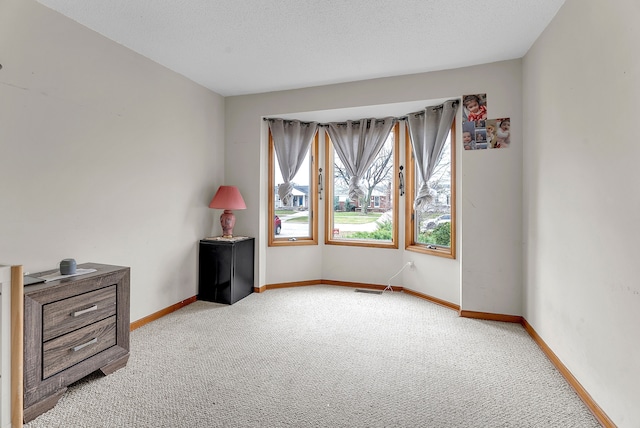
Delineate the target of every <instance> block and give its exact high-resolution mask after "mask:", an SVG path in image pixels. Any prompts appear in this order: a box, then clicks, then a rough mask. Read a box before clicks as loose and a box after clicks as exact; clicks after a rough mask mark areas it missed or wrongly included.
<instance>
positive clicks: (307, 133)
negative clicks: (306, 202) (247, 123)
mask: <svg viewBox="0 0 640 428" xmlns="http://www.w3.org/2000/svg"><path fill="white" fill-rule="evenodd" d="M269 129H270V130H271V136H272V137H273V147H274V149H275V152H276V156H277V157H278V164H280V172H281V173H282V179H283V180H284V183H283V184H280V185H279V186H278V195H279V196H280V200H282V203H283V204H284V205H289V203H290V202H291V196H292V191H293V184H291V180H293V177H295V176H296V174H297V173H298V170H299V169H300V166H301V165H302V162H303V161H304V158H305V156H307V152H308V151H309V146H310V145H311V141H313V137H314V136H315V135H316V130H317V129H318V123H317V122H300V121H299V120H283V119H269Z"/></svg>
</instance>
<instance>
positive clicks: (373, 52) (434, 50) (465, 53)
mask: <svg viewBox="0 0 640 428" xmlns="http://www.w3.org/2000/svg"><path fill="white" fill-rule="evenodd" d="M564 1H565V0H395V1H392V0H83V1H78V0H38V2H39V3H41V4H43V5H45V6H47V7H49V8H51V9H54V10H56V11H58V12H60V13H62V14H63V15H66V16H68V17H69V18H71V19H73V20H75V21H77V22H79V23H80V24H82V25H84V26H86V27H89V28H91V29H93V30H95V31H96V32H98V33H100V34H102V35H104V36H106V37H108V38H109V39H112V40H114V41H116V42H118V43H120V44H122V45H124V46H126V47H128V48H130V49H132V50H133V51H136V52H138V53H140V54H141V55H144V56H145V57H147V58H150V59H151V60H153V61H155V62H157V63H159V64H162V65H164V66H165V67H167V68H169V69H171V70H174V71H176V72H177V73H180V74H182V75H184V76H186V77H188V78H189V79H191V80H193V81H195V82H197V83H199V84H201V85H202V86H205V87H207V88H210V89H211V90H213V91H215V92H217V93H219V94H221V95H224V96H232V95H241V94H252V93H261V92H270V91H277V90H284V89H294V88H302V87H309V86H319V85H325V84H331V83H341V82H350V81H356V80H364V79H371V78H377V77H387V76H397V75H404V74H413V73H420V72H426V71H434V70H444V69H450V68H457V67H464V66H469V65H475V64H482V63H489V62H495V61H502V60H508V59H513V58H520V57H522V56H523V55H524V54H525V53H526V52H527V50H528V49H529V48H530V47H531V45H532V44H533V42H534V41H535V40H536V38H537V37H538V36H539V35H540V33H542V31H543V30H544V28H545V27H546V26H547V25H548V24H549V22H550V21H551V19H552V18H553V17H554V16H555V14H556V12H557V11H558V9H559V8H560V7H561V6H562V4H563V3H564Z"/></svg>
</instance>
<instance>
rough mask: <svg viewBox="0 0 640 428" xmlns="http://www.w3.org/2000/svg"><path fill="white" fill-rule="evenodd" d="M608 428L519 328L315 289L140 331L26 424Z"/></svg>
mask: <svg viewBox="0 0 640 428" xmlns="http://www.w3.org/2000/svg"><path fill="white" fill-rule="evenodd" d="M25 426H26V427H27V428H52V427H65V428H73V427H81V428H89V427H91V428H98V427H135V428H157V427H190V428H191V427H301V428H302V427H350V428H357V427H554V428H558V427H579V428H588V427H599V426H600V425H599V423H598V422H597V420H596V419H595V418H594V417H593V416H592V414H591V413H590V412H589V410H588V409H587V407H586V406H585V405H584V403H583V402H582V401H581V400H580V399H579V398H578V396H577V395H576V394H575V392H574V391H573V389H572V388H571V387H570V386H569V385H568V384H567V382H566V381H565V380H564V378H563V377H562V376H561V375H560V374H559V372H558V371H557V370H556V369H555V367H553V365H552V364H551V363H550V362H549V360H548V359H547V358H546V356H545V355H544V354H543V353H542V351H541V350H540V349H539V347H538V346H537V345H536V344H535V343H534V342H533V340H532V339H531V338H530V337H529V335H528V334H527V333H526V331H525V330H524V329H523V328H522V326H520V325H519V324H509V323H500V322H493V321H479V320H473V319H466V318H460V317H458V315H457V313H456V312H454V311H452V310H449V309H446V308H443V307H441V306H438V305H435V304H432V303H430V302H428V301H425V300H422V299H418V298H416V297H413V296H410V295H406V294H403V293H398V292H395V293H390V292H385V293H384V294H381V295H377V294H368V293H359V292H356V291H355V290H354V289H352V288H347V287H334V286H308V287H297V288H289V289H279V290H270V291H267V292H266V293H261V294H251V295H250V296H248V297H246V298H245V299H243V300H241V301H239V302H237V303H235V304H234V305H231V306H226V305H220V304H215V303H209V302H202V301H198V302H195V303H193V304H191V305H189V306H187V307H185V308H182V309H180V310H179V311H176V312H174V313H172V314H169V315H167V316H165V317H163V318H161V319H159V320H157V321H154V322H152V323H150V324H147V325H145V326H144V327H142V328H139V329H137V330H135V331H133V332H132V334H131V357H130V359H129V363H128V364H127V366H126V367H125V368H123V369H120V370H118V371H117V372H115V373H113V374H111V375H109V376H106V377H100V376H97V375H91V376H89V377H87V378H85V379H83V380H81V381H79V382H77V383H76V384H74V385H73V386H71V387H70V388H69V390H68V391H67V393H66V394H65V395H64V396H63V397H62V399H61V400H60V401H59V402H58V405H57V406H56V407H55V408H54V409H52V410H50V411H49V412H47V413H45V414H43V415H41V416H39V417H38V418H36V419H35V420H34V421H32V422H30V423H29V424H27V425H25Z"/></svg>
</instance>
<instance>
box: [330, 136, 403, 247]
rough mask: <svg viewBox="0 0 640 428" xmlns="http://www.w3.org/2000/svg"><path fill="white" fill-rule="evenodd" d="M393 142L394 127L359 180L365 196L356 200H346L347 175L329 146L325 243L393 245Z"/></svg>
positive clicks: (394, 160)
mask: <svg viewBox="0 0 640 428" xmlns="http://www.w3.org/2000/svg"><path fill="white" fill-rule="evenodd" d="M396 140H397V127H395V128H394V131H392V132H391V133H390V134H389V137H388V138H387V141H386V142H385V144H384V146H383V148H382V149H381V150H380V153H378V156H377V157H376V160H375V161H374V162H373V164H372V165H371V166H370V167H369V169H368V171H367V172H366V173H365V175H364V177H363V178H362V180H361V181H360V187H361V188H362V190H363V191H364V194H365V195H364V197H362V198H360V199H358V200H352V199H350V198H349V180H350V179H351V176H350V175H349V173H348V172H347V171H346V169H345V167H344V165H343V164H342V162H341V161H340V158H339V157H338V156H337V155H336V154H335V151H334V150H333V147H331V150H330V154H329V158H330V159H329V162H330V164H329V165H331V166H332V168H330V170H331V169H332V170H333V174H330V175H329V177H328V178H332V179H333V182H332V185H331V187H330V188H331V189H332V195H331V197H332V198H333V207H332V208H333V209H332V210H331V211H330V213H331V215H330V218H328V227H329V228H330V229H329V230H330V233H329V234H328V236H329V237H330V238H329V241H343V242H355V241H366V242H370V243H380V244H387V245H388V244H393V243H394V237H395V236H396V234H395V233H394V232H395V231H394V228H395V225H394V221H395V216H394V203H395V200H394V197H395V188H394V187H395V183H394V179H395V175H396V174H395V167H396V165H395V163H396V158H395V156H396Z"/></svg>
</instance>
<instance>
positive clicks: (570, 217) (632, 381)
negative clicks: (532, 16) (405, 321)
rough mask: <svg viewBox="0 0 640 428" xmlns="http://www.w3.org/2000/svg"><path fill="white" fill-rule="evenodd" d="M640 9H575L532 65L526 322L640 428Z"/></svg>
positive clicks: (528, 72)
mask: <svg viewBox="0 0 640 428" xmlns="http://www.w3.org/2000/svg"><path fill="white" fill-rule="evenodd" d="M638 16H640V3H638V2H637V1H636V0H618V1H615V2H603V1H600V0H582V1H579V0H567V2H566V3H565V5H564V7H563V8H562V9H561V10H560V12H559V13H558V15H557V16H556V18H555V19H554V20H553V22H552V23H551V25H550V26H549V27H548V28H547V29H546V30H545V32H544V33H543V34H542V36H541V37H540V38H539V39H538V41H537V42H536V43H535V45H534V46H533V48H532V49H531V50H530V51H529V53H528V54H527V55H526V57H525V59H524V116H525V129H524V141H525V151H524V184H525V186H524V189H525V197H524V208H525V209H524V212H525V221H524V241H525V243H526V245H525V257H524V261H525V262H524V263H525V265H524V266H525V268H524V280H525V288H526V299H525V317H526V319H527V320H528V321H529V322H530V323H531V325H532V326H533V327H534V328H535V329H536V331H537V332H538V333H539V334H540V336H541V337H542V338H543V339H544V340H545V342H546V343H547V344H548V345H549V346H550V347H551V348H552V349H553V351H554V352H555V353H556V355H557V356H558V357H559V358H560V359H561V360H562V362H563V363H564V364H566V365H567V367H568V368H569V370H570V371H571V372H572V373H573V374H574V375H575V376H576V377H577V379H578V380H579V381H580V383H581V384H582V385H583V386H584V387H585V388H586V389H587V391H589V393H590V394H591V396H592V397H593V398H594V400H595V401H596V402H597V403H598V404H599V405H600V406H601V407H602V408H603V410H604V411H605V412H606V413H607V414H608V415H609V417H610V418H611V419H612V420H613V421H614V422H615V423H616V424H617V425H618V426H619V427H638V426H640V408H639V407H638V397H640V382H638V380H639V379H640V341H639V340H638V339H639V338H640V336H639V335H638V326H640V285H639V284H640V281H639V279H638V278H639V277H640V267H639V266H640V264H639V263H638V261H637V255H638V243H639V242H640V226H639V225H638V213H639V212H640V191H639V190H638V189H639V187H638V183H640V169H639V168H638V161H640V144H638V141H637V140H638V138H637V135H638V131H637V122H638V114H637V110H638V100H639V99H640V57H639V56H638V55H637V52H638V40H640V29H639V28H640V27H638V23H637V21H638Z"/></svg>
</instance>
